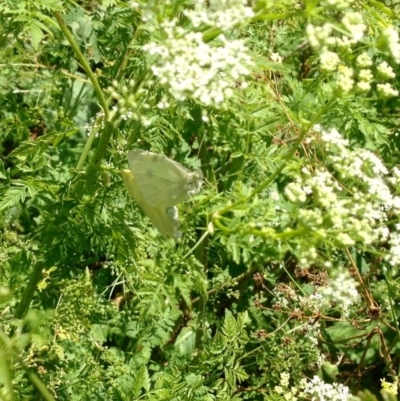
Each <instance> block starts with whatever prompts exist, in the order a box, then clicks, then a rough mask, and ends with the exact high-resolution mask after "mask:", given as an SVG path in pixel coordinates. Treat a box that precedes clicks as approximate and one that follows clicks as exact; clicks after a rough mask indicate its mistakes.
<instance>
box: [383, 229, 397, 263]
mask: <svg viewBox="0 0 400 401" xmlns="http://www.w3.org/2000/svg"><path fill="white" fill-rule="evenodd" d="M396 230H397V231H394V232H393V233H391V234H390V239H389V245H390V249H389V252H388V253H387V254H386V255H385V260H386V261H387V262H388V263H389V265H390V266H392V267H399V266H400V225H399V224H396Z"/></svg>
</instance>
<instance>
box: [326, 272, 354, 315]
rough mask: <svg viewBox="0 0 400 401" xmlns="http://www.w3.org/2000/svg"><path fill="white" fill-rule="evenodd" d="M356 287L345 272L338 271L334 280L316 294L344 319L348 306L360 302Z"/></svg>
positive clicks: (351, 278) (347, 312) (347, 313)
mask: <svg viewBox="0 0 400 401" xmlns="http://www.w3.org/2000/svg"><path fill="white" fill-rule="evenodd" d="M332 272H333V271H332ZM357 285H358V283H357V282H356V281H355V280H354V279H353V277H351V276H350V273H349V272H348V271H347V270H344V269H340V270H339V273H338V274H337V275H336V277H335V278H333V279H330V280H329V282H328V284H327V285H326V286H324V287H320V288H319V289H318V293H319V294H321V295H322V296H323V297H324V301H325V304H326V305H331V304H332V303H333V304H334V305H335V306H336V307H337V308H339V309H340V310H341V311H342V313H343V316H344V317H348V316H349V309H350V306H351V305H353V304H356V303H358V302H359V301H360V295H359V293H358V291H357Z"/></svg>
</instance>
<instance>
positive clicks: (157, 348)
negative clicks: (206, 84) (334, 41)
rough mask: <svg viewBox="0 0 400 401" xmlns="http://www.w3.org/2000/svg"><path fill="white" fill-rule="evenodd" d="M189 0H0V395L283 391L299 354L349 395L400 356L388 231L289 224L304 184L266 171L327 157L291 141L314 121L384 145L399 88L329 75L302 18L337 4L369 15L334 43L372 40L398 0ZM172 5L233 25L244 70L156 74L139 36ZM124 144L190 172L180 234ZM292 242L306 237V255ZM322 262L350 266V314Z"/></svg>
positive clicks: (277, 396)
mask: <svg viewBox="0 0 400 401" xmlns="http://www.w3.org/2000/svg"><path fill="white" fill-rule="evenodd" d="M195 3H196V2H190V1H183V0H171V1H168V2H157V1H154V2H153V1H149V2H146V3H145V2H143V3H139V2H137V3H136V2H133V3H129V2H122V1H116V0H107V1H99V2H93V1H79V2H63V1H57V0H39V1H35V2H32V1H28V0H23V1H19V2H18V4H17V3H15V2H14V1H11V0H3V1H2V3H1V4H0V27H1V28H0V60H2V61H1V74H0V157H1V158H0V303H1V315H0V316H1V317H0V319H1V320H0V321H1V325H0V399H2V400H3V399H4V400H28V399H29V400H33V399H46V400H52V399H59V400H89V399H90V400H133V399H143V400H202V401H204V400H210V401H211V400H228V399H229V400H284V399H285V400H291V399H293V400H295V399H298V398H300V399H307V398H311V395H310V394H308V395H307V394H306V393H305V392H304V393H301V390H300V389H301V388H302V387H301V381H302V380H304V379H305V378H310V379H311V378H312V377H313V376H315V375H318V376H319V377H320V378H321V379H323V380H324V381H325V382H326V383H329V384H332V383H343V384H345V385H346V386H348V387H349V388H350V389H351V391H352V392H353V394H358V396H359V398H360V399H363V400H376V399H377V398H380V397H382V396H383V397H384V398H388V399H390V397H391V396H390V394H389V393H383V395H382V394H380V388H381V380H382V379H383V378H386V380H389V381H391V382H395V383H397V381H396V379H395V377H396V375H397V368H398V364H399V359H398V352H399V349H398V348H399V345H398V344H399V328H398V322H397V320H398V314H399V309H398V304H399V291H398V289H399V287H398V286H399V285H398V279H397V269H396V267H393V266H391V267H390V269H392V270H388V266H387V265H385V262H384V253H385V250H387V249H388V247H389V246H388V243H381V244H367V243H363V242H362V241H360V242H358V243H357V244H354V245H353V246H339V245H337V243H335V242H334V241H331V240H330V239H327V237H324V236H323V235H322V234H321V231H318V230H313V229H312V228H310V227H305V228H304V227H302V228H301V222H299V219H298V216H299V210H301V209H302V208H303V206H302V205H301V204H299V203H297V202H293V201H291V200H290V199H288V197H287V196H285V193H284V191H285V188H286V186H287V185H288V184H289V183H291V182H293V181H296V179H297V178H298V177H299V176H300V175H301V172H302V171H303V170H302V169H303V168H304V166H305V165H307V166H313V167H314V168H315V169H316V170H317V169H318V168H319V167H320V166H324V163H325V157H327V156H326V149H324V148H322V147H319V144H317V145H315V146H314V144H311V142H310V141H307V138H309V137H310V138H312V137H313V135H314V134H315V132H314V131H313V127H314V125H315V124H317V123H318V124H320V125H322V126H327V127H335V128H337V129H338V130H339V131H340V132H341V133H342V135H343V137H345V138H347V139H349V141H350V144H351V146H350V147H353V148H364V149H369V150H371V151H373V152H374V153H375V154H376V155H379V157H380V158H381V159H382V161H383V163H384V164H385V165H386V166H387V167H388V168H391V167H393V166H395V165H396V164H397V163H398V152H399V139H398V134H397V129H398V124H399V121H398V113H397V111H398V108H399V104H398V102H399V100H398V96H395V97H392V98H382V97H379V96H378V94H377V92H376V91H375V92H374V91H372V92H370V93H368V94H365V93H363V94H360V93H359V92H356V91H354V92H350V93H340V91H338V90H337V87H336V86H335V82H336V75H335V73H333V72H326V71H321V69H320V68H319V65H318V56H319V54H320V53H319V51H318V50H316V49H315V48H313V47H312V46H311V45H310V44H309V43H308V42H307V36H306V27H307V24H309V23H312V22H315V23H316V24H317V23H318V22H321V21H322V22H326V21H329V22H330V23H332V24H334V25H335V27H336V28H337V31H338V32H339V33H341V34H343V32H346V31H345V29H344V28H343V27H341V26H340V18H341V17H342V15H343V14H345V13H346V12H349V11H354V10H355V11H357V12H359V13H361V14H362V15H363V18H364V21H365V23H366V24H368V36H367V37H365V39H364V41H363V42H360V43H357V44H355V45H354V48H353V49H352V51H348V50H346V49H345V50H342V53H341V57H342V59H341V62H342V63H343V64H346V65H348V66H349V65H353V66H355V65H356V57H357V56H358V55H359V54H361V53H362V52H365V51H366V52H369V53H370V55H371V56H372V55H375V56H376V57H381V59H382V60H383V59H386V58H385V57H388V56H387V55H386V53H387V52H386V53H385V49H384V45H383V44H382V43H381V42H380V40H381V39H380V31H379V27H380V26H381V25H382V24H384V23H383V22H382V19H384V18H386V19H387V21H389V22H390V21H392V22H393V23H395V22H396V21H398V14H397V11H398V5H395V6H393V7H391V5H390V4H386V5H385V3H384V2H376V1H367V2H354V4H353V2H351V1H348V2H344V3H345V7H344V8H334V7H333V8H332V7H330V6H329V2H316V1H310V0H308V1H305V2H301V1H295V0H287V1H280V2H273V1H256V2H248V3H249V4H248V5H247V4H246V7H249V8H252V9H253V16H252V17H251V18H250V17H249V18H243V23H237V24H236V25H235V26H233V27H232V28H231V29H229V30H224V29H223V28H218V27H215V26H212V25H207V24H202V25H200V26H197V27H196V26H194V25H193V24H192V23H191V21H190V19H189V18H188V17H187V15H186V14H185V10H193V9H195V6H196V4H195ZM208 3H210V4H208ZM217 3H218V2H217ZM222 3H223V4H225V2H221V4H220V7H221V9H222V10H223V7H225V6H223V5H222ZM231 3H232V4H231V8H232V9H234V8H235V7H239V6H238V5H237V4H241V5H242V6H243V4H244V3H245V2H234V1H232V2H231ZM236 3H237V4H236ZM250 3H251V4H250ZM207 4H208V7H209V8H212V7H214V5H215V4H216V3H215V2H212V1H211V2H204V5H203V6H204V9H205V10H207ZM227 4H228V5H229V2H227ZM217 6H218V4H217ZM250 6H251V7H250ZM353 8H354V10H353ZM382 15H383V16H382ZM171 21H174V24H176V25H175V26H179V27H180V28H181V29H182V31H181V36H182V37H185V35H188V34H189V33H190V32H200V33H201V34H202V35H203V39H204V43H206V44H210V46H214V45H215V47H216V48H220V47H222V48H223V45H222V46H221V44H220V43H219V42H218V40H221V35H222V33H221V32H223V34H224V35H225V37H226V38H227V40H228V42H229V41H231V42H232V43H233V41H235V40H238V39H243V40H245V43H246V44H247V46H248V51H249V54H250V55H251V58H252V60H253V64H252V65H251V68H250V73H249V75H248V76H247V77H246V78H244V77H238V78H237V79H236V80H235V79H232V82H231V83H232V93H231V96H226V98H224V101H223V102H222V103H220V104H218V103H216V102H213V101H212V102H210V104H204V102H201V101H199V100H198V99H196V98H195V96H192V97H190V96H188V97H187V98H186V99H184V100H182V99H177V98H176V96H174V95H173V94H172V93H171V91H170V90H169V89H170V88H168V82H167V83H166V82H163V81H162V80H160V79H157V77H155V76H154V75H153V72H154V70H153V69H152V67H154V64H151V62H150V61H149V58H148V54H146V52H145V51H144V46H145V45H146V44H148V43H150V42H152V41H158V42H157V43H159V44H160V43H163V41H165V43H167V39H168V38H167V36H168V35H167V33H166V32H167V31H168V30H167V29H166V28H165V26H167V25H168V24H167V23H168V22H171ZM389 22H387V23H389ZM171 23H172V22H171ZM163 24H165V25H163ZM69 35H70V36H69ZM71 38H72V39H71ZM168 43H169V42H168ZM79 51H80V52H81V56H80V55H79ZM182 57H183V56H182ZM183 58H184V57H183ZM84 61H85V62H84ZM154 62H155V61H153V63H154ZM181 62H184V60H183V61H182V60H181ZM393 68H394V69H395V72H396V73H397V72H398V69H399V67H398V65H397V64H393ZM222 71H223V72H224V73H227V71H224V70H222ZM90 74H92V75H90ZM221 79H222V78H221ZM244 83H246V85H244ZM96 85H97V86H96ZM396 85H397V87H398V85H399V84H398V79H397V78H396V79H395V80H394V86H395V87H396ZM210 91H211V89H210ZM105 121H107V123H105ZM136 147H138V148H141V149H146V150H151V151H153V152H156V153H162V154H165V155H166V156H168V157H171V158H173V159H174V160H177V161H179V162H180V163H182V164H183V165H185V166H186V167H188V168H190V169H191V170H195V169H198V168H201V169H202V171H203V173H204V176H205V182H204V185H203V190H202V192H201V193H200V194H199V195H197V196H196V197H195V198H194V199H193V200H190V201H189V202H186V203H185V204H182V205H179V211H180V215H181V224H182V231H183V232H184V234H183V238H182V240H181V241H180V242H178V243H175V242H174V241H173V240H172V239H169V238H164V237H162V236H161V235H160V234H159V233H158V231H157V230H156V228H154V227H153V226H152V225H151V223H150V222H149V220H148V218H147V217H146V216H145V215H144V214H143V212H142V211H141V210H140V209H139V208H138V206H137V205H136V204H135V202H134V201H133V199H131V198H130V197H129V194H128V192H127V190H126V188H125V187H124V186H123V182H122V180H121V176H120V170H121V169H124V168H127V160H126V154H127V152H128V150H130V149H132V148H136ZM336 178H337V179H338V180H340V179H341V178H340V176H339V174H337V175H336ZM341 184H342V185H343V186H344V187H345V185H346V183H344V182H341ZM348 184H349V189H351V188H352V187H350V181H349V182H348ZM352 185H353V184H352ZM354 185H355V184H354ZM395 190H396V189H394V191H395ZM347 196H351V195H349V194H347ZM355 202H356V201H355ZM312 206H313V205H312V201H311V202H309V203H308V205H307V207H306V208H307V209H312ZM389 218H390V220H389V222H388V223H387V226H388V227H389V228H393V227H394V226H395V224H396V222H397V217H396V216H395V215H392V216H389ZM308 247H309V248H314V247H315V248H316V249H318V255H317V256H315V258H314V259H313V260H312V262H310V263H308V266H303V265H302V264H301V263H299V260H301V252H303V253H304V249H305V248H308ZM300 250H302V251H300ZM327 262H330V265H328V264H327ZM329 266H334V267H335V269H329ZM339 266H345V268H346V270H348V271H350V273H351V276H352V277H353V278H356V280H357V281H358V284H359V286H358V287H357V288H358V291H359V303H354V304H352V305H351V306H350V310H349V311H348V313H347V315H346V314H343V313H342V312H343V311H342V309H341V308H342V307H341V305H340V302H339V303H335V302H333V301H332V302H330V303H329V305H327V306H326V305H325V307H324V308H325V309H319V310H317V309H315V308H314V306H312V305H311V304H310V303H307V302H308V301H307V300H309V299H310V297H312V296H313V295H315V294H316V293H317V292H318V289H319V288H320V287H324V286H327V287H329V285H330V280H331V279H332V280H333V279H334V278H335V277H336V276H337V274H338V273H337V272H338V271H339ZM336 267H337V268H336ZM356 271H357V272H358V274H356V273H355V272H356ZM310 305H311V306H310ZM388 305H389V306H388ZM285 374H289V377H290V380H289V381H288V382H285V381H284V380H283V379H282V377H284V376H282V375H285ZM361 390H362V392H360V391H361ZM327 399H339V398H335V397H334V396H331V398H327Z"/></svg>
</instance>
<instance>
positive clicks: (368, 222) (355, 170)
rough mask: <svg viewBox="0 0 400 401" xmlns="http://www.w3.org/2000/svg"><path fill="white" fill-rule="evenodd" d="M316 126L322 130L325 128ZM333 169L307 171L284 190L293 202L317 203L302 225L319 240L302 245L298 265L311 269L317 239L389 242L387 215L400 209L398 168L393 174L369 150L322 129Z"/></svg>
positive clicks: (300, 220) (343, 242)
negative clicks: (395, 191) (393, 188)
mask: <svg viewBox="0 0 400 401" xmlns="http://www.w3.org/2000/svg"><path fill="white" fill-rule="evenodd" d="M316 129H318V130H321V128H320V127H316ZM321 131H322V132H321V140H322V143H323V144H324V151H325V154H326V163H327V165H328V166H330V169H331V170H333V171H332V172H331V171H329V169H328V168H322V167H320V168H313V169H308V168H307V167H303V169H302V175H301V177H299V178H298V179H297V180H296V181H295V182H292V183H290V184H288V185H287V186H286V188H285V194H286V196H287V197H288V198H289V200H290V201H292V202H299V203H303V204H305V203H306V202H307V201H308V199H312V205H313V206H312V207H307V208H303V209H300V210H299V212H298V223H299V225H300V226H301V227H303V229H304V230H307V232H309V233H314V234H313V236H314V238H315V241H316V242H315V244H313V243H312V242H310V239H309V238H307V241H305V242H304V243H300V244H298V247H297V255H298V260H299V264H300V265H301V266H302V267H306V266H308V265H310V264H311V263H313V262H314V261H315V260H316V258H317V254H318V253H317V251H316V248H315V245H316V244H317V243H318V240H317V239H318V238H319V239H321V240H323V239H324V238H329V240H330V241H333V242H335V243H336V244H337V245H338V246H345V247H347V246H352V245H355V244H356V243H361V244H364V245H368V244H372V243H373V242H376V241H381V240H386V239H387V238H388V235H389V232H388V229H387V228H386V226H385V222H386V220H387V213H394V214H395V215H399V213H400V197H399V196H396V195H393V194H392V193H391V190H390V187H389V183H390V184H392V185H394V186H399V185H400V177H399V175H398V174H397V173H396V171H395V170H394V171H393V176H391V177H390V175H389V172H388V170H387V169H386V167H385V166H384V165H383V163H382V162H381V160H380V159H379V158H378V157H377V156H376V155H375V154H374V153H372V152H371V151H369V150H366V149H351V148H350V147H349V143H348V141H347V140H345V139H343V138H342V136H341V135H340V134H339V132H338V131H337V130H335V129H330V130H321Z"/></svg>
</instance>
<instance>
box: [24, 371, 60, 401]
mask: <svg viewBox="0 0 400 401" xmlns="http://www.w3.org/2000/svg"><path fill="white" fill-rule="evenodd" d="M22 366H23V368H24V370H25V372H26V374H27V376H28V379H29V381H30V382H31V383H32V384H33V386H34V387H35V388H36V390H37V391H38V392H39V393H40V395H41V396H42V398H43V399H44V400H45V401H55V399H54V397H53V396H52V395H51V393H50V391H49V389H48V388H47V387H46V385H45V384H44V383H43V382H42V381H41V380H40V377H39V376H38V375H37V374H36V373H35V372H34V371H33V370H32V369H31V368H28V367H27V366H26V365H24V364H23V365H22Z"/></svg>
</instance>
